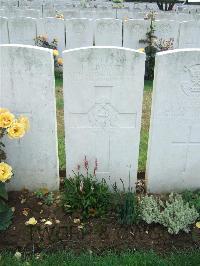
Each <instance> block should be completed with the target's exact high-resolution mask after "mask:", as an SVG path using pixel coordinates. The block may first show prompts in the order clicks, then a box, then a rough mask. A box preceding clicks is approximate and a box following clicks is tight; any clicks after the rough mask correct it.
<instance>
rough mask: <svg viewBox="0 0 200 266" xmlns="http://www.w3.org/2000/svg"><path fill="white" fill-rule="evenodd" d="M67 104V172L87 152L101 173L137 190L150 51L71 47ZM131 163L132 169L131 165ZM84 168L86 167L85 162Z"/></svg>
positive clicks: (66, 67) (66, 57) (110, 180)
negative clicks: (142, 115) (144, 89)
mask: <svg viewBox="0 0 200 266" xmlns="http://www.w3.org/2000/svg"><path fill="white" fill-rule="evenodd" d="M63 58H64V75H63V77H64V103H65V105H64V106H65V107H64V109H65V132H66V140H65V145H66V146H65V147H66V161H67V176H69V175H72V170H76V169H77V165H78V164H80V165H82V162H83V159H84V156H85V155H86V156H87V158H88V161H89V165H90V171H91V172H93V166H94V161H95V159H97V160H98V171H97V177H98V178H99V179H101V178H105V179H106V180H107V181H108V184H109V185H110V186H112V185H113V184H114V183H115V182H117V185H118V186H119V187H120V188H121V187H122V184H121V182H120V178H121V179H122V180H123V181H124V185H125V187H126V188H128V186H129V172H130V185H131V187H133V190H134V189H135V182H136V177H137V165H138V152H139V142H140V141H139V139H140V125H141V111H142V98H143V83H144V81H143V80H144V64H145V55H144V53H139V52H136V51H134V50H130V49H124V48H117V47H108V46H106V47H89V48H88V47H87V48H81V49H74V50H69V51H65V52H64V53H63ZM130 166H131V168H130ZM81 171H82V172H84V170H83V167H82V168H81Z"/></svg>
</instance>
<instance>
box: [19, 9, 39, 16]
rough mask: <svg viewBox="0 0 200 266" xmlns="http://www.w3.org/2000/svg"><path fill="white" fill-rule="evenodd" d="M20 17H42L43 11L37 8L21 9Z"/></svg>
mask: <svg viewBox="0 0 200 266" xmlns="http://www.w3.org/2000/svg"><path fill="white" fill-rule="evenodd" d="M20 17H30V18H40V17H42V13H41V12H40V10H36V9H21V13H20Z"/></svg>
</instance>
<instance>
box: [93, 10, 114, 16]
mask: <svg viewBox="0 0 200 266" xmlns="http://www.w3.org/2000/svg"><path fill="white" fill-rule="evenodd" d="M96 18H116V10H114V9H113V10H99V9H97V10H96Z"/></svg>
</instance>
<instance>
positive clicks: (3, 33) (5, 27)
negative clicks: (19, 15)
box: [0, 17, 10, 44]
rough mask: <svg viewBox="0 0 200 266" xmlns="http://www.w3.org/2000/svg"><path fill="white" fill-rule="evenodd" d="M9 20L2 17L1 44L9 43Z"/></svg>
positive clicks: (0, 22) (0, 24)
mask: <svg viewBox="0 0 200 266" xmlns="http://www.w3.org/2000/svg"><path fill="white" fill-rule="evenodd" d="M9 42H10V41H9V34H8V19H7V18H3V17H0V44H6V43H9Z"/></svg>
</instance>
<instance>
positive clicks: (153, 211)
mask: <svg viewBox="0 0 200 266" xmlns="http://www.w3.org/2000/svg"><path fill="white" fill-rule="evenodd" d="M140 215H141V218H142V219H143V220H144V221H145V222H146V223H148V224H151V223H159V221H160V202H159V200H158V199H157V198H156V197H154V196H152V195H151V196H148V195H146V196H144V197H142V198H141V201H140Z"/></svg>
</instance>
